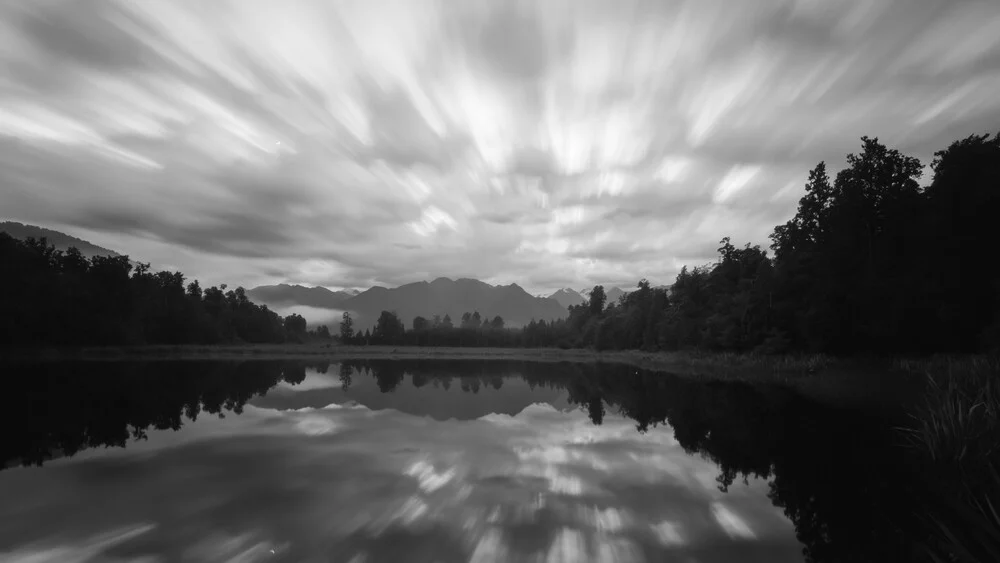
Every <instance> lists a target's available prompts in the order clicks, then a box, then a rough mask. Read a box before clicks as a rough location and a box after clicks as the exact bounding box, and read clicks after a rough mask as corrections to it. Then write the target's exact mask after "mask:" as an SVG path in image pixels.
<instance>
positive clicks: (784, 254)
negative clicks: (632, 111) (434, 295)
mask: <svg viewBox="0 0 1000 563" xmlns="http://www.w3.org/2000/svg"><path fill="white" fill-rule="evenodd" d="M931 170H932V171H933V178H932V179H931V182H930V184H929V186H927V187H926V188H922V187H921V185H920V183H919V182H918V180H919V179H920V176H921V171H922V164H921V162H920V161H919V160H918V159H916V158H912V157H909V156H905V155H903V154H901V153H900V152H899V151H897V150H892V149H889V148H887V147H886V146H885V145H883V144H881V143H879V142H878V140H877V139H871V138H867V137H863V138H862V150H861V152H860V153H859V154H850V155H848V157H847V166H846V167H845V168H844V169H843V170H841V171H839V172H838V173H837V174H836V177H835V178H834V179H833V180H832V181H831V178H830V175H829V173H828V172H827V168H826V164H825V163H823V162H821V163H819V164H818V165H816V167H815V168H813V170H812V171H811V172H810V173H809V180H808V182H807V184H806V193H805V195H804V196H803V197H802V198H801V200H800V201H799V204H798V210H797V212H796V214H795V216H794V217H792V218H791V219H790V220H788V221H787V222H786V223H784V224H782V225H778V226H776V227H775V228H774V231H773V232H772V234H771V235H770V239H771V245H770V249H769V250H770V251H771V252H772V253H771V254H769V252H768V250H765V249H762V248H760V246H756V245H755V246H751V245H750V244H745V245H743V246H737V245H736V244H734V243H733V241H731V239H730V238H729V237H726V238H723V239H722V240H721V241H720V243H719V248H718V252H719V254H718V259H717V261H716V262H715V263H714V264H708V265H698V266H694V267H692V268H688V267H685V268H683V269H682V270H681V272H680V274H679V275H678V276H677V279H676V280H675V282H674V284H673V286H672V287H670V288H669V289H667V288H653V287H651V286H650V284H649V282H648V281H646V280H641V281H639V283H638V285H637V287H636V289H635V290H633V291H631V292H629V293H628V294H626V295H625V296H623V297H622V298H621V299H619V301H618V302H617V303H606V302H605V293H604V289H603V287H601V286H596V287H595V288H594V290H593V291H592V292H591V294H590V301H589V303H584V304H581V305H576V306H572V307H569V314H568V317H567V318H566V319H560V320H554V321H546V320H538V321H537V322H534V321H533V322H531V323H529V324H528V326H526V327H524V328H523V329H520V330H505V329H503V328H502V327H503V321H502V319H494V320H492V321H488V322H487V321H486V320H485V319H482V320H481V319H479V314H478V313H473V314H472V315H471V318H472V320H471V322H466V321H465V320H463V322H461V323H460V324H458V326H454V325H453V323H452V322H451V319H449V318H447V317H446V318H445V319H440V320H439V319H435V320H432V321H428V320H427V319H422V318H418V319H414V324H413V327H412V329H410V330H407V331H404V330H403V324H402V322H401V320H400V319H397V318H395V316H394V315H393V314H392V313H391V312H383V314H382V317H381V318H380V319H379V322H378V324H377V325H376V327H375V330H374V331H373V332H372V333H370V334H364V335H360V337H358V336H357V335H354V334H353V332H352V331H350V330H347V331H346V332H345V330H344V329H345V326H344V323H342V325H341V334H342V336H343V337H346V338H347V339H348V340H352V337H353V341H355V342H358V343H368V344H407V345H422V346H525V347H536V346H539V347H548V346H557V347H561V348H579V347H584V348H596V349H598V350H610V349H615V350H620V349H642V350H649V351H655V350H678V349H692V348H695V349H707V350H717V351H736V352H753V353H764V354H775V353H786V352H811V353H827V354H834V355H852V354H865V355H867V354H925V353H973V352H997V351H998V347H1000V270H997V269H996V268H993V267H992V266H991V263H992V259H991V258H990V255H989V250H988V248H989V244H988V243H989V242H990V241H991V240H993V238H994V237H995V236H996V233H997V229H996V227H995V226H992V227H991V226H990V225H995V221H996V217H1000V135H995V136H992V137H991V136H989V135H982V136H971V137H968V138H965V139H962V140H960V141H956V142H954V143H952V144H951V145H950V146H949V147H948V148H947V149H945V150H942V151H938V152H937V153H935V158H934V160H933V162H932V163H931ZM466 316H469V315H468V314H466ZM345 322H348V319H346V318H345ZM346 328H347V329H350V326H349V323H348V326H347V327H346Z"/></svg>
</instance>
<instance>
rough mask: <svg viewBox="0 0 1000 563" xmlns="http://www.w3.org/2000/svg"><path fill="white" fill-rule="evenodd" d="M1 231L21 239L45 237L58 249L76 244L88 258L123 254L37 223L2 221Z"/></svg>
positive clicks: (64, 248)
mask: <svg viewBox="0 0 1000 563" xmlns="http://www.w3.org/2000/svg"><path fill="white" fill-rule="evenodd" d="M0 232H6V233H7V234H8V235H10V236H12V237H14V238H16V239H19V240H27V239H28V238H32V237H34V238H36V239H41V238H43V237H44V238H45V239H46V240H47V241H48V243H49V244H50V245H52V246H54V247H56V250H64V251H65V250H68V249H69V248H70V247H71V246H75V247H76V248H77V249H78V250H79V251H80V253H81V254H83V255H84V256H86V257H87V258H90V257H91V256H121V255H120V254H118V253H117V252H115V251H113V250H108V249H107V248H102V247H100V246H97V245H96V244H92V243H90V242H88V241H85V240H83V239H78V238H76V237H74V236H70V235H67V234H66V233H60V232H59V231H53V230H52V229H46V228H44V227H38V226H35V225H24V224H22V223H18V222H16V221H2V222H0Z"/></svg>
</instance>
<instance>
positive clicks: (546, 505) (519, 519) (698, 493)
mask: <svg viewBox="0 0 1000 563" xmlns="http://www.w3.org/2000/svg"><path fill="white" fill-rule="evenodd" d="M332 406H333V405H331V407H332ZM245 411H246V412H245V414H244V416H241V417H236V418H235V421H234V419H233V418H228V419H224V420H219V419H215V418H202V419H199V420H198V421H196V422H193V423H190V424H188V425H186V426H184V427H183V428H182V429H181V430H180V431H179V432H177V433H176V434H175V435H174V437H173V438H171V439H170V440H161V438H163V437H164V436H169V434H167V435H164V434H160V433H157V434H154V435H152V436H150V439H149V441H148V443H146V444H143V447H141V448H131V447H130V448H128V449H124V450H113V451H111V450H109V451H105V452H101V453H100V455H99V456H97V455H95V456H78V457H76V458H72V459H65V460H58V461H54V462H52V463H50V464H49V465H48V466H46V467H45V468H43V469H42V470H37V469H12V470H9V472H5V474H4V475H3V477H4V479H2V480H0V496H3V498H5V499H10V500H11V502H10V503H8V504H6V506H5V507H3V508H0V517H2V519H3V521H5V522H6V521H10V519H11V518H13V517H15V516H16V517H17V518H25V519H33V520H34V521H36V522H53V524H51V525H49V527H48V529H47V530H45V533H44V534H43V533H41V531H36V536H37V537H24V538H21V539H20V542H16V543H13V544H12V538H9V537H8V538H5V537H3V536H4V534H2V533H0V559H2V560H4V561H53V559H51V558H50V559H45V554H46V553H56V551H54V550H63V551H60V552H59V553H66V552H67V551H66V550H69V552H74V553H92V554H94V555H95V556H96V555H97V554H98V553H100V557H97V558H95V559H93V560H95V561H97V560H100V561H117V560H130V561H135V560H144V561H168V560H173V557H175V556H176V557H178V558H180V559H183V560H192V561H248V562H249V561H285V560H290V561H291V560H295V561H298V560H304V559H305V558H306V557H308V556H313V555H316V554H324V556H325V557H330V558H331V559H330V560H336V561H349V560H354V561H366V562H368V563H371V562H375V561H402V560H406V561H428V562H431V561H444V562H447V561H512V560H518V561H520V560H528V561H545V562H550V561H551V562H554V561H574V562H578V561H588V560H593V561H619V562H624V561H657V560H660V557H662V555H663V554H662V551H663V550H673V551H677V552H678V553H684V552H688V553H689V554H701V555H699V557H704V556H706V555H708V554H711V553H713V551H714V550H716V548H718V547H720V546H722V547H723V548H725V546H734V542H740V543H746V542H752V543H749V544H746V547H747V548H751V547H753V546H756V548H754V549H747V551H746V556H747V558H744V559H742V560H746V561H751V560H754V559H753V557H754V554H755V553H757V552H758V551H759V552H760V555H759V556H760V557H761V559H760V560H761V561H765V560H766V561H780V560H789V561H795V560H798V557H799V555H798V553H799V546H798V544H797V542H796V541H795V539H794V532H793V529H792V526H791V524H790V523H789V522H788V521H787V520H786V519H785V518H784V517H783V515H782V514H781V512H780V511H779V510H778V509H776V508H774V507H773V506H772V505H771V503H770V502H769V501H768V500H767V498H766V496H765V495H764V492H765V491H766V486H765V484H764V483H762V482H759V481H751V482H750V483H749V485H748V486H733V487H731V488H730V490H729V492H728V493H722V492H720V491H719V490H718V488H717V487H716V485H717V483H716V482H715V481H714V480H711V479H707V480H706V479H703V478H701V477H700V475H703V474H704V475H715V474H716V472H717V469H716V466H715V464H714V463H712V462H711V461H708V460H704V459H699V458H696V457H692V456H690V455H688V454H686V453H684V451H683V449H682V448H681V447H680V445H679V444H678V443H677V442H676V440H675V439H674V437H673V433H672V430H671V429H670V428H665V427H660V428H656V429H653V430H651V431H649V432H647V433H644V434H639V433H637V432H635V427H634V421H632V420H629V419H626V418H624V417H621V416H616V415H611V414H608V415H607V416H606V417H605V419H604V423H603V425H601V426H594V425H593V424H592V423H591V422H590V421H589V420H588V418H587V413H586V411H584V410H572V411H559V410H556V409H554V408H552V407H551V406H549V405H542V404H534V405H531V406H529V407H527V408H525V409H523V410H522V411H521V412H520V413H518V414H516V415H514V416H508V415H498V414H491V415H487V416H484V417H481V418H479V419H477V420H467V421H457V420H448V421H435V420H432V419H430V418H427V417H417V416H413V415H409V414H405V413H402V412H399V411H396V410H388V409H387V410H381V411H371V410H368V409H367V408H364V407H359V406H355V408H318V409H301V410H289V411H274V410H270V409H262V408H258V407H253V406H248V407H246V409H245ZM234 422H235V424H234ZM220 426H222V427H224V428H225V432H218V431H217V430H218V428H219V427H220ZM140 522H142V523H150V522H152V523H155V526H156V527H155V529H154V528H152V527H151V526H152V525H150V527H149V528H147V529H143V533H141V534H140V535H136V536H135V537H128V538H125V539H123V540H121V541H119V542H117V543H107V542H104V543H101V542H102V541H104V540H101V539H100V538H102V537H104V536H101V535H100V534H103V533H105V532H106V531H107V530H120V529H125V527H127V526H134V525H136V523H140ZM12 545H14V546H16V547H14V548H13V549H10V548H8V547H6V546H12ZM763 546H770V547H769V548H763ZM758 548H759V549H758ZM88 550H89V551H88ZM154 554H159V555H160V556H161V557H163V558H158V557H157V556H154ZM717 555H719V554H717ZM143 558H145V559H143ZM711 559H712V558H711V557H709V558H708V559H703V560H711ZM83 560H86V559H81V561H83Z"/></svg>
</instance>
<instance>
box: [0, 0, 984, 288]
mask: <svg viewBox="0 0 1000 563" xmlns="http://www.w3.org/2000/svg"><path fill="white" fill-rule="evenodd" d="M0 65H2V67H3V68H4V72H3V73H0V190H2V191H0V196H2V207H0V208H2V213H3V215H4V216H5V218H9V219H15V220H22V221H27V222H32V223H37V224H41V225H43V226H48V227H51V228H56V229H62V230H64V231H66V232H68V233H70V234H73V235H76V236H80V237H81V238H86V239H89V240H91V241H93V242H95V243H97V244H100V245H102V246H106V247H109V248H112V249H116V250H119V251H121V252H125V253H128V254H130V255H132V256H134V257H136V258H138V259H141V260H148V261H151V262H153V264H154V266H156V265H159V266H163V265H168V264H169V265H171V266H175V267H177V268H180V269H181V270H182V271H184V272H186V273H188V274H189V275H192V276H196V277H199V278H202V279H203V280H205V281H208V282H210V283H215V282H220V281H228V282H230V283H234V282H235V283H242V284H245V285H255V284H257V283H268V282H281V281H290V282H305V283H314V284H322V285H327V286H330V287H345V286H346V287H355V286H367V285H371V284H375V283H378V284H383V285H395V284H399V283H405V282H410V281H416V280H420V279H432V278H434V277H437V276H451V277H458V276H470V277H478V278H480V279H484V280H485V281H488V282H493V283H510V282H517V283H519V284H521V285H523V286H524V287H526V288H528V289H529V290H532V291H543V290H548V289H552V288H555V287H561V286H572V287H580V286H587V285H591V284H594V283H612V284H622V285H629V286H631V285H633V284H634V283H635V281H636V280H637V279H638V278H640V277H643V276H645V277H648V278H649V279H651V280H652V281H654V282H655V283H669V282H670V281H672V279H673V276H674V275H675V274H676V272H677V271H678V270H679V269H680V267H681V265H683V264H685V263H693V264H700V263H703V262H705V261H708V260H709V259H711V257H712V255H713V254H714V248H715V246H717V245H716V242H717V241H718V240H719V239H720V238H721V237H722V236H725V235H730V236H732V237H733V238H734V240H736V241H752V242H755V243H764V242H766V235H767V233H768V232H769V231H770V229H771V228H772V227H773V225H774V224H776V223H778V222H780V221H782V220H784V219H785V218H786V217H787V216H789V215H790V214H791V213H792V211H793V209H794V206H795V203H796V201H797V199H798V197H799V196H800V195H801V192H802V185H803V183H804V180H805V177H806V173H807V172H808V169H809V168H811V167H812V166H813V165H814V164H815V163H816V162H818V161H819V160H827V161H829V162H830V163H831V165H832V166H833V167H835V168H836V167H837V166H839V163H840V162H841V161H842V159H843V156H844V155H845V154H846V153H847V152H851V151H855V150H857V149H858V147H859V146H860V144H859V141H858V139H859V137H860V136H861V135H870V136H878V137H879V138H880V139H881V140H883V141H885V142H887V143H889V144H891V145H893V146H895V147H897V148H900V149H902V150H904V151H906V152H909V153H911V154H913V155H915V156H918V157H921V158H922V159H924V160H925V162H929V159H930V156H931V154H932V153H933V151H934V150H937V149H940V148H943V146H944V145H945V144H946V143H947V142H948V141H950V140H952V139H954V138H956V137H958V136H964V135H967V134H970V133H981V132H992V131H993V130H994V129H997V128H998V127H1000V97H998V96H996V93H997V92H998V91H1000V4H997V3H996V2H995V1H993V0H982V1H976V0H917V1H913V0H845V1H843V2H828V1H824V0H756V1H753V2H730V1H723V0H692V1H684V0H672V1H664V0H635V1H629V2H626V1H624V0H623V1H619V2H604V1H597V0H545V1H542V2H493V1H488V0H437V1H434V0H426V1H425V0H395V1H371V0H365V1H360V0H357V1H354V0H345V1H341V2H325V1H318V0H317V1H305V0H303V1H291V2H265V1H250V0H238V1H237V0H231V1H221V0H220V1H218V2H210V3H204V2H196V1H194V0H181V1H171V2H167V1H161V0H152V1H147V2H117V1H112V0H82V1H66V0H30V1H29V0H24V1H20V2H18V1H15V2H5V3H4V4H3V6H0Z"/></svg>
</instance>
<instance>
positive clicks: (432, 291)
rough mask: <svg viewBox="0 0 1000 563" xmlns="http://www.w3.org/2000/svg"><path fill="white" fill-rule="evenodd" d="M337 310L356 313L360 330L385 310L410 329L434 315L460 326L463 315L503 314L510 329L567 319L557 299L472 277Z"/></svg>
mask: <svg viewBox="0 0 1000 563" xmlns="http://www.w3.org/2000/svg"><path fill="white" fill-rule="evenodd" d="M339 308H341V309H345V310H347V311H351V312H352V313H354V315H355V324H356V326H357V327H358V328H360V329H362V330H364V329H366V328H370V327H371V326H373V325H374V324H375V320H376V319H377V318H378V316H379V314H381V312H382V311H395V312H396V314H397V315H398V316H399V318H400V320H402V321H403V323H404V324H406V325H407V326H409V325H410V324H411V323H412V322H413V318H414V317H416V316H422V317H425V318H427V319H432V318H433V317H434V315H440V316H441V317H442V318H443V317H444V316H445V315H449V316H450V317H451V320H452V323H453V324H455V325H456V326H457V325H458V324H459V323H460V322H461V318H462V314H464V313H466V312H469V313H472V312H475V311H479V315H480V316H481V317H482V318H483V319H487V318H489V319H492V318H493V317H494V316H496V315H500V317H502V318H503V320H504V323H505V324H506V326H508V327H519V326H524V325H526V324H528V323H529V322H530V321H531V320H533V319H534V320H546V321H549V320H554V319H561V318H564V317H565V316H566V309H565V308H564V307H563V306H562V305H560V304H559V302H558V301H556V300H555V299H550V298H540V297H534V296H532V295H531V294H529V293H528V292H527V291H525V290H524V289H522V288H521V287H520V286H518V285H517V284H510V285H496V286H494V285H490V284H488V283H485V282H481V281H479V280H473V279H468V278H461V279H457V280H452V279H449V278H438V279H436V280H434V281H432V282H426V281H422V282H416V283H409V284H406V285H401V286H399V287H395V288H385V287H373V288H371V289H368V290H367V291H363V292H361V293H360V294H358V295H356V296H354V297H352V298H350V299H347V300H345V301H343V302H342V303H341V304H340V307H339Z"/></svg>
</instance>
